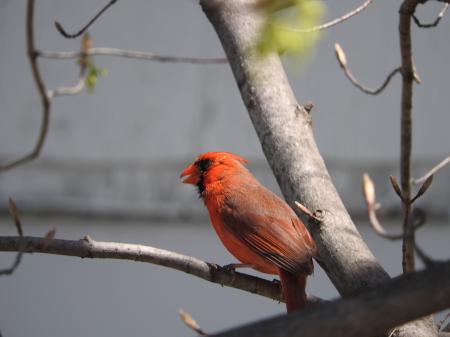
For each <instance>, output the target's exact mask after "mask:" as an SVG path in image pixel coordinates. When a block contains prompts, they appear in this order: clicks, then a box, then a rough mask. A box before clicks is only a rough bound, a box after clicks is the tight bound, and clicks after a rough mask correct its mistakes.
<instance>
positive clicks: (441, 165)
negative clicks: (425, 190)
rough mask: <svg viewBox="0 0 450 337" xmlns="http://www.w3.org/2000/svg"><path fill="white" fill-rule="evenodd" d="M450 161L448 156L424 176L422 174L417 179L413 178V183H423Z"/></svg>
mask: <svg viewBox="0 0 450 337" xmlns="http://www.w3.org/2000/svg"><path fill="white" fill-rule="evenodd" d="M449 163H450V156H448V157H447V158H445V159H444V160H443V161H441V162H440V163H439V164H437V165H436V166H435V167H433V168H432V169H431V170H430V171H428V172H427V173H426V174H425V175H424V176H422V177H420V178H417V179H412V183H413V184H415V185H418V184H422V183H423V182H424V181H425V180H427V179H428V178H429V177H431V176H432V175H434V174H435V173H436V172H437V171H439V170H440V169H442V168H444V167H445V166H446V165H448V164H449Z"/></svg>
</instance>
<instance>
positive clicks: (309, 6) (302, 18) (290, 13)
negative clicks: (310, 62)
mask: <svg viewBox="0 0 450 337" xmlns="http://www.w3.org/2000/svg"><path fill="white" fill-rule="evenodd" d="M277 1H279V0H273V1H272V3H271V5H269V6H266V8H265V9H264V10H265V11H266V15H267V17H266V20H265V23H264V26H263V28H262V31H261V35H260V38H259V41H258V42H257V45H256V47H257V50H258V51H259V52H260V53H261V54H262V55H266V54H267V53H270V52H277V53H279V54H284V53H293V54H297V55H299V56H302V55H304V54H306V53H307V52H309V51H310V50H311V49H312V47H313V46H314V44H315V42H316V41H317V39H318V37H319V35H320V34H319V32H317V31H315V32H302V30H303V31H304V30H306V29H309V28H311V27H314V26H317V25H319V24H320V20H321V18H322V15H323V13H324V10H325V7H324V5H323V4H322V2H319V1H311V0H294V1H291V2H290V3H289V4H288V5H287V6H281V8H280V6H276V2H277Z"/></svg>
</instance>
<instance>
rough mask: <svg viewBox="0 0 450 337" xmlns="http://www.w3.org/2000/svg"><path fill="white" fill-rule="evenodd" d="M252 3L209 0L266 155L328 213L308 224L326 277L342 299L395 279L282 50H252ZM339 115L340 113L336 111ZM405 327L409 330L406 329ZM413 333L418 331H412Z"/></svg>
mask: <svg viewBox="0 0 450 337" xmlns="http://www.w3.org/2000/svg"><path fill="white" fill-rule="evenodd" d="M254 3H255V1H251V0H203V1H201V5H202V7H203V10H204V12H205V13H206V15H207V17H208V18H209V20H210V21H211V23H212V25H213V26H214V28H215V30H216V32H217V34H218V36H219V38H220V40H221V42H222V45H223V47H224V50H225V53H226V55H227V57H228V59H229V62H230V66H231V69H232V71H233V73H234V76H235V80H236V83H237V85H238V87H239V90H240V92H241V96H242V99H243V101H244V103H245V105H246V107H247V110H248V112H249V115H250V118H251V120H252V123H253V125H254V127H255V130H256V132H257V134H258V137H259V139H260V142H261V145H262V149H263V151H264V154H265V156H266V158H267V160H268V162H269V164H270V166H271V168H272V170H273V173H274V175H275V177H276V179H277V181H278V184H279V185H280V188H281V191H282V192H283V194H284V197H285V198H286V200H287V202H288V203H289V204H290V205H291V206H292V207H293V209H294V210H296V212H297V214H298V215H299V216H303V214H300V212H299V210H298V209H296V207H295V206H294V201H299V202H300V203H302V204H303V205H305V206H306V207H307V208H308V209H310V210H312V211H317V210H321V211H322V212H321V215H322V217H321V220H322V221H321V223H320V224H316V225H314V226H311V225H310V226H309V230H310V232H311V234H312V235H313V237H314V239H315V241H316V244H317V246H318V248H319V252H320V259H321V260H322V262H323V263H324V264H325V266H326V269H327V274H328V276H329V277H330V279H331V281H332V282H333V284H334V285H335V286H336V288H337V289H338V291H339V292H340V294H341V295H343V296H348V295H350V294H355V293H359V292H361V291H363V290H365V289H367V288H368V287H373V286H377V285H380V284H381V283H384V282H386V281H388V280H389V275H388V274H387V273H386V272H385V271H384V269H383V268H382V267H381V266H380V265H379V263H378V262H377V261H376V259H375V257H374V256H373V254H372V253H371V252H370V250H369V249H368V247H367V245H366V244H365V242H364V241H363V240H362V238H361V236H360V234H359V233H358V231H357V229H356V227H355V225H354V223H353V222H352V220H351V218H350V216H349V214H348V213H347V211H346V209H345V207H344V205H343V203H342V201H341V199H340V198H339V196H338V194H337V192H336V189H335V187H334V185H333V183H332V181H331V178H330V175H329V173H328V171H327V169H326V167H325V164H324V161H323V159H322V157H321V155H320V153H319V151H318V149H317V146H316V143H315V141H314V135H313V130H312V126H311V116H310V115H309V113H308V112H307V111H306V110H305V109H304V108H303V107H301V106H300V105H299V104H298V103H297V101H296V99H295V97H294V94H293V92H292V89H291V87H290V85H289V83H288V80H287V77H286V74H285V72H284V70H283V67H282V64H281V61H280V59H279V57H278V55H275V54H270V55H268V56H266V57H264V58H262V57H260V56H258V55H257V54H256V53H254V52H252V47H253V46H254V43H255V40H256V38H257V36H258V34H259V32H260V27H261V23H262V20H263V17H262V16H261V15H260V14H258V13H257V12H255V11H252V10H251V7H252V6H251V5H252V4H254ZM333 113H336V112H333ZM402 329H403V328H401V329H400V330H399V334H398V336H433V335H434V334H435V332H434V331H433V330H432V326H431V324H422V323H411V326H410V327H409V328H406V327H405V330H402ZM402 331H403V332H402ZM410 331H412V332H410Z"/></svg>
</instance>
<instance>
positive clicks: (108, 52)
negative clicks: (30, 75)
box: [38, 47, 228, 64]
mask: <svg viewBox="0 0 450 337" xmlns="http://www.w3.org/2000/svg"><path fill="white" fill-rule="evenodd" d="M38 55H39V57H42V58H48V59H76V58H79V57H80V56H81V52H76V51H63V52H57V51H39V52H38ZM86 55H87V56H95V55H102V56H115V57H124V58H133V59H141V60H148V61H157V62H169V63H192V64H224V63H228V60H227V59H226V58H201V57H178V56H167V55H159V54H155V53H147V52H142V51H136V50H125V49H117V48H104V47H98V48H90V49H88V50H87V51H86Z"/></svg>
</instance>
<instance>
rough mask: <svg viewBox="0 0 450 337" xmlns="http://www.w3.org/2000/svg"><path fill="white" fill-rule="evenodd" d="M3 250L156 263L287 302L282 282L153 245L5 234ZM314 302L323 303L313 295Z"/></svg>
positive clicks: (87, 238)
mask: <svg viewBox="0 0 450 337" xmlns="http://www.w3.org/2000/svg"><path fill="white" fill-rule="evenodd" d="M0 251H4V252H18V251H22V252H25V253H45V254H53V255H64V256H78V257H81V258H98V259H121V260H131V261H139V262H146V263H152V264H156V265H160V266H164V267H168V268H172V269H176V270H179V271H183V272H185V273H187V274H190V275H194V276H197V277H199V278H202V279H204V280H206V281H210V282H213V283H217V284H221V285H223V286H227V287H232V288H236V289H241V290H244V291H247V292H250V293H253V294H258V295H261V296H264V297H268V298H271V299H274V300H277V301H281V302H282V301H283V299H282V297H281V292H280V287H279V284H278V282H271V281H268V280H264V279H261V278H259V277H255V276H251V275H247V274H243V273H239V272H235V271H230V270H227V269H225V268H222V267H220V266H218V265H216V264H214V263H209V262H204V261H202V260H199V259H197V258H194V257H190V256H186V255H182V254H178V253H175V252H171V251H168V250H164V249H159V248H155V247H150V246H144V245H136V244H128V243H117V242H102V241H95V240H92V239H91V238H89V237H88V236H86V237H85V238H84V239H81V240H60V239H52V240H50V241H49V240H46V239H45V238H39V237H32V236H1V237H0ZM309 299H310V301H311V302H312V303H317V302H320V300H319V299H317V298H315V297H313V296H310V298H309Z"/></svg>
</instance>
